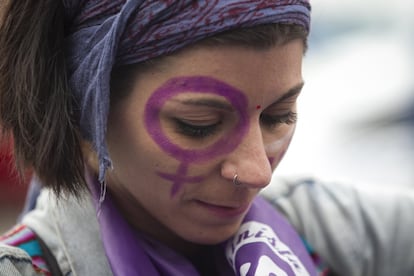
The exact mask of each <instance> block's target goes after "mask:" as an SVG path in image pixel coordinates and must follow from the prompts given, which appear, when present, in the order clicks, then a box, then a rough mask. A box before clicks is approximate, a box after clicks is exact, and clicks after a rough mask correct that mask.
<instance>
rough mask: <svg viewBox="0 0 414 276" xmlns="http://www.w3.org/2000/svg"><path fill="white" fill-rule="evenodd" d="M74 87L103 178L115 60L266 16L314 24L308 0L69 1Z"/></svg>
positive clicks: (132, 59)
mask: <svg viewBox="0 0 414 276" xmlns="http://www.w3.org/2000/svg"><path fill="white" fill-rule="evenodd" d="M63 4H64V7H65V16H66V18H65V22H66V26H67V28H66V29H67V31H66V32H67V33H66V44H65V45H66V47H67V48H66V56H67V63H68V72H69V82H70V87H71V89H72V91H73V93H74V95H75V99H76V101H77V103H78V104H79V107H80V127H81V131H82V134H83V136H84V138H86V139H87V140H89V141H91V142H92V144H93V146H94V147H95V150H96V151H97V153H98V158H99V181H100V182H102V181H103V179H104V175H105V171H106V169H107V168H108V167H110V166H111V160H110V158H109V155H108V151H107V147H106V143H105V133H106V125H107V115H108V111H109V92H110V91H109V90H110V89H109V83H110V75H111V70H112V67H113V66H120V65H126V64H132V63H138V62H142V61H145V60H148V59H151V58H154V57H157V56H161V55H165V54H168V53H171V52H174V51H175V50H178V49H180V48H182V47H184V46H186V45H189V44H192V43H194V42H196V41H198V40H201V39H203V38H205V37H208V36H211V35H214V34H217V33H219V32H223V31H226V30H230V29H234V28H240V27H251V26H256V25H260V24H268V23H286V24H298V25H301V26H303V27H305V28H306V29H307V30H309V25H310V5H309V1H307V0H243V1H241V0H204V1H202V0H199V1H194V0H175V1H174V0H157V1H155V0H147V1H145V0H63Z"/></svg>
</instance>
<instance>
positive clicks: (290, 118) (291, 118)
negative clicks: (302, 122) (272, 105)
mask: <svg viewBox="0 0 414 276" xmlns="http://www.w3.org/2000/svg"><path fill="white" fill-rule="evenodd" d="M297 119H298V114H297V113H296V112H293V111H289V112H288V113H286V114H285V115H278V116H271V115H267V114H262V115H260V121H261V122H262V123H263V124H265V125H266V126H268V127H270V128H274V127H276V126H277V125H280V124H286V125H292V124H294V123H296V121H297Z"/></svg>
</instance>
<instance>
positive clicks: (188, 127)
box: [175, 119, 221, 139]
mask: <svg viewBox="0 0 414 276" xmlns="http://www.w3.org/2000/svg"><path fill="white" fill-rule="evenodd" d="M175 123H176V124H177V129H178V132H179V133H181V134H183V135H185V136H188V137H191V138H199V139H202V138H205V137H208V136H210V135H213V134H214V133H216V132H217V131H218V126H219V125H220V124H221V122H217V123H214V124H211V125H193V124H189V123H187V122H184V121H182V120H179V119H175Z"/></svg>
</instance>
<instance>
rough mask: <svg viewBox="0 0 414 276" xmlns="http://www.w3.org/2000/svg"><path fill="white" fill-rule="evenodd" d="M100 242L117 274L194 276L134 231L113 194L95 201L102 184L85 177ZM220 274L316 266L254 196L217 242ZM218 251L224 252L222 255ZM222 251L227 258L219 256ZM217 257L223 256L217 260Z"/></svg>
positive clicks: (293, 272) (243, 275) (242, 275)
mask: <svg viewBox="0 0 414 276" xmlns="http://www.w3.org/2000/svg"><path fill="white" fill-rule="evenodd" d="M87 181H88V184H89V186H90V188H91V190H92V196H93V199H94V204H95V208H96V209H97V210H98V211H97V212H98V213H99V215H98V222H99V225H100V231H101V236H102V241H103V245H104V248H105V252H106V256H107V257H108V261H109V264H110V266H111V269H112V272H113V274H114V275H115V276H130V275H137V276H140V275H142V276H157V275H169V276H181V275H185V276H197V275H199V273H198V272H197V270H196V269H195V267H194V266H193V265H192V264H191V263H190V262H189V261H188V260H187V259H185V258H184V257H183V256H181V255H179V254H177V253H176V252H174V251H173V250H171V249H170V248H168V247H166V246H164V245H162V244H160V243H159V242H157V241H155V240H152V239H150V238H148V237H146V236H143V235H141V234H139V233H137V232H135V231H134V230H133V229H132V228H131V227H130V226H129V224H128V223H127V222H126V221H125V220H124V219H123V217H122V215H121V214H120V213H119V211H118V210H117V207H116V206H115V204H114V202H113V200H112V199H111V195H110V194H109V193H108V194H107V195H106V199H105V201H104V202H103V203H102V204H101V205H100V204H99V191H98V187H99V186H100V184H99V183H98V181H97V179H95V178H93V177H92V176H90V175H87ZM215 252H217V256H213V257H214V259H215V260H217V261H216V266H217V267H216V268H217V270H218V271H219V273H220V274H219V275H217V276H220V275H223V276H230V275H237V276H254V275H286V276H307V275H309V276H314V275H317V272H316V268H315V266H314V264H313V262H312V260H311V258H310V256H309V254H308V252H307V250H306V249H305V247H304V245H303V243H302V240H301V239H300V237H299V236H298V235H297V233H296V232H295V230H294V229H293V227H292V226H291V225H290V224H289V223H288V222H287V220H286V219H285V218H284V217H282V216H281V215H280V214H279V213H278V212H277V211H276V209H275V208H274V207H272V206H271V205H270V204H269V203H268V202H266V201H265V200H264V199H263V198H261V197H260V196H258V197H257V198H256V199H255V200H254V202H253V204H252V206H251V208H250V210H249V211H248V213H247V215H246V217H245V219H244V221H243V223H242V225H241V227H240V229H239V231H238V232H237V233H236V234H235V235H234V236H233V238H231V239H229V240H228V241H227V242H225V243H224V244H222V245H217V249H216V250H215ZM220 253H222V254H220ZM224 254H225V256H226V258H227V262H226V261H225V260H223V258H222V257H221V256H223V255H224ZM220 258H221V259H220Z"/></svg>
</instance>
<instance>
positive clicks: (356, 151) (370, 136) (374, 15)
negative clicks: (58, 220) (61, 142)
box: [0, 0, 414, 232]
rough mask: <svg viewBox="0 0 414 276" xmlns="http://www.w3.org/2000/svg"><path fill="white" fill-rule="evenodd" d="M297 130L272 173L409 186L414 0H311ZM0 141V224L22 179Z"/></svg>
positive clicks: (413, 141)
mask: <svg viewBox="0 0 414 276" xmlns="http://www.w3.org/2000/svg"><path fill="white" fill-rule="evenodd" d="M311 3H312V5H313V11H312V14H313V19H312V20H313V21H312V34H311V36H310V41H309V50H308V52H307V54H306V58H305V63H304V78H305V82H306V85H305V88H304V90H303V93H302V95H301V96H300V99H299V103H298V109H299V121H298V125H297V132H296V135H295V137H294V139H293V141H292V144H291V147H290V149H289V151H288V152H287V154H286V157H285V159H284V160H283V161H282V163H281V164H280V166H279V168H278V169H277V170H276V173H275V174H276V176H280V177H290V176H301V175H303V176H314V177H317V178H320V179H324V180H330V181H333V182H342V183H348V184H350V185H364V186H366V187H372V188H375V189H380V188H396V189H412V188H413V186H414V169H413V168H414V77H413V73H414V16H413V14H414V1H412V0H394V1H392V2H391V1H385V0H375V1H374V0H364V1H359V0H346V1H335V0H311ZM10 162H11V156H10V152H9V150H8V147H5V146H2V147H0V232H3V231H4V230H5V229H7V228H8V227H9V226H10V225H12V224H13V223H14V222H15V220H16V217H17V215H18V213H19V212H20V210H21V208H22V203H23V200H24V196H25V185H24V184H22V183H16V178H15V177H14V176H13V173H11V172H10V170H8V169H7V168H9V164H10Z"/></svg>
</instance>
